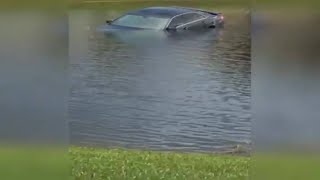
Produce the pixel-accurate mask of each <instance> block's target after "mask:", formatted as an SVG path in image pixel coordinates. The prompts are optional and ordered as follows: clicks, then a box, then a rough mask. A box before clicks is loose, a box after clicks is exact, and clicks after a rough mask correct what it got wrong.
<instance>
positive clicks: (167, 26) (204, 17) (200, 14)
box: [166, 12, 207, 28]
mask: <svg viewBox="0 0 320 180" xmlns="http://www.w3.org/2000/svg"><path fill="white" fill-rule="evenodd" d="M187 14H197V15H199V16H202V17H203V18H200V19H196V20H193V21H190V22H187V23H184V24H181V25H178V26H176V27H175V28H178V27H181V26H185V25H188V24H191V23H194V22H197V21H202V20H204V19H206V18H207V16H205V15H204V14H202V13H198V12H186V13H182V14H178V15H175V16H173V17H172V18H171V19H170V21H169V22H168V24H167V25H166V28H169V26H170V24H171V23H172V21H173V20H174V19H175V18H178V17H180V16H184V15H187Z"/></svg>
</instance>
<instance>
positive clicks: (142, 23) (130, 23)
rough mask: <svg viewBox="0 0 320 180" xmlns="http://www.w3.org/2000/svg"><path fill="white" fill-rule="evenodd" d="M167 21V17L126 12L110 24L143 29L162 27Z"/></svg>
mask: <svg viewBox="0 0 320 180" xmlns="http://www.w3.org/2000/svg"><path fill="white" fill-rule="evenodd" d="M168 22H169V19H167V18H159V17H153V16H140V15H132V14H128V15H124V16H122V17H120V18H119V19H116V20H115V21H113V22H112V23H111V24H113V25H118V26H127V27H135V28H144V29H164V28H165V26H166V25H167V23H168Z"/></svg>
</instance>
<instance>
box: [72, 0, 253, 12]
mask: <svg viewBox="0 0 320 180" xmlns="http://www.w3.org/2000/svg"><path fill="white" fill-rule="evenodd" d="M249 3H250V1H249V0H238V1H234V0H202V1H197V0H185V1H180V0H164V1H162V0H82V1H81V0H80V1H71V3H70V7H71V8H73V9H95V10H99V9H101V10H109V9H110V10H114V8H116V9H117V10H119V9H123V10H128V9H134V8H142V7H149V6H188V7H198V8H200V7H202V8H209V7H210V8H215V9H216V8H225V7H229V8H234V7H237V8H239V7H242V8H245V7H249Z"/></svg>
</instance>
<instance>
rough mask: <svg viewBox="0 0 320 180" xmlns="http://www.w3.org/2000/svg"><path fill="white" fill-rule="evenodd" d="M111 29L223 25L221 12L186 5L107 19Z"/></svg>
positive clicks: (165, 28)
mask: <svg viewBox="0 0 320 180" xmlns="http://www.w3.org/2000/svg"><path fill="white" fill-rule="evenodd" d="M106 22H107V24H108V27H107V28H109V29H110V28H111V29H153V30H168V31H170V30H192V29H208V28H215V27H221V26H223V24H224V17H223V15H222V14H221V13H217V12H211V11H207V10H201V9H194V8H186V7H148V8H144V9H140V10H135V11H131V12H128V13H126V14H124V15H123V16H121V17H119V18H117V19H115V20H107V21H106Z"/></svg>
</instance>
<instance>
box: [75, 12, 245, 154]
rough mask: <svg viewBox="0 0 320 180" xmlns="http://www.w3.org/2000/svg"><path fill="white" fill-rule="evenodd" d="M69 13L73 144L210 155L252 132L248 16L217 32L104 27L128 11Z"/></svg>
mask: <svg viewBox="0 0 320 180" xmlns="http://www.w3.org/2000/svg"><path fill="white" fill-rule="evenodd" d="M116 9H117V8H114V9H113V10H105V11H101V9H100V10H94V9H90V10H73V11H71V12H70V13H69V32H70V33H69V54H70V66H69V67H70V76H71V90H70V98H69V128H70V141H71V144H74V145H84V146H95V147H111V146H112V147H114V146H116V147H125V148H139V149H141V148H146V149H152V150H175V151H197V152H212V151H224V150H228V149H230V148H232V147H234V146H236V145H244V146H247V145H249V144H250V141H251V140H250V137H251V112H250V109H251V108H250V100H251V82H250V79H251V59H250V16H249V15H248V14H246V13H245V12H244V11H241V10H234V11H231V10H228V11H227V10H226V11H223V10H222V12H223V13H224V16H225V19H226V23H225V27H224V28H221V29H213V30H209V31H203V32H188V31H186V32H181V33H166V32H162V31H161V32H157V31H133V32H118V33H111V34H110V33H109V34H108V33H104V32H100V31H97V28H98V27H100V26H101V25H104V23H105V21H106V20H107V19H113V18H115V17H117V16H119V15H121V13H123V11H120V10H119V11H117V10H116Z"/></svg>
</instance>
